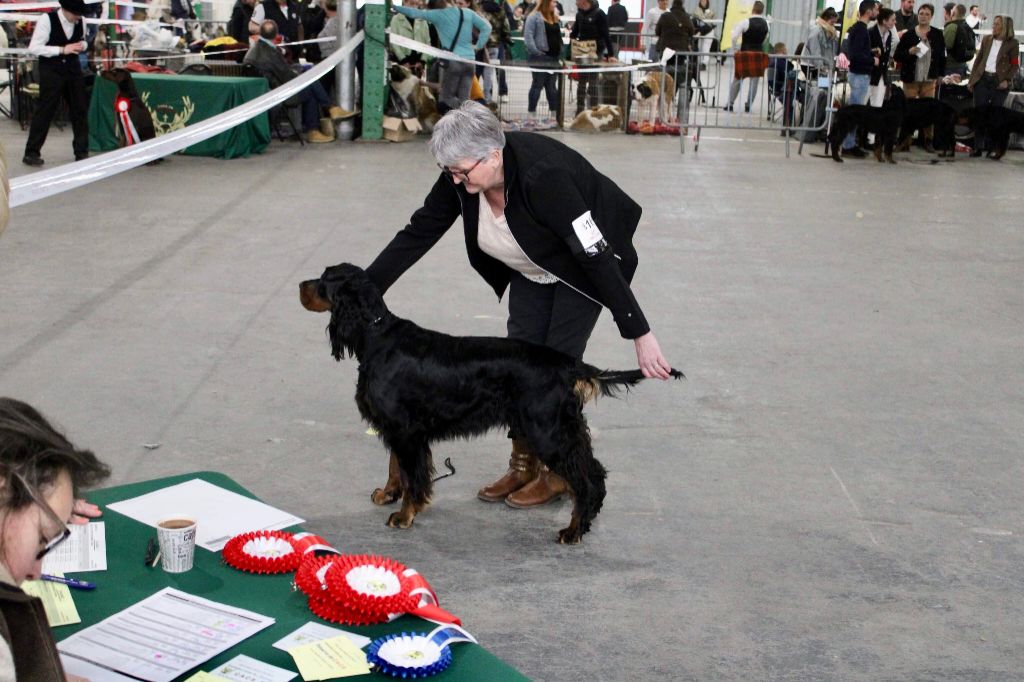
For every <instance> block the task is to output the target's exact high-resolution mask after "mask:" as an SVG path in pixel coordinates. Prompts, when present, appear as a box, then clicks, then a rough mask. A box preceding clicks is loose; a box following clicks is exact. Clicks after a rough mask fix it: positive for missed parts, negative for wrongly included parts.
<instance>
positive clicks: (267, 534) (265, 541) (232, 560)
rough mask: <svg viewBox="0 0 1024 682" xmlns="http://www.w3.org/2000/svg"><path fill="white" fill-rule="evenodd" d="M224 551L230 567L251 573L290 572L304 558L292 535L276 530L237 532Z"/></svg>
mask: <svg viewBox="0 0 1024 682" xmlns="http://www.w3.org/2000/svg"><path fill="white" fill-rule="evenodd" d="M221 554H222V556H223V558H224V563H226V564H227V565H228V566H232V567H234V568H237V569H238V570H240V571H246V572H248V573H267V574H270V573H290V572H292V571H294V570H295V569H296V568H298V567H299V562H300V561H301V560H302V554H300V553H299V552H298V551H297V550H296V549H295V547H294V546H293V545H292V534H291V533H285V532H282V531H277V530H261V531H256V532H253V533H243V534H242V535H236V536H235V537H233V538H231V539H230V540H228V543H227V544H226V545H224V549H223V550H222V551H221Z"/></svg>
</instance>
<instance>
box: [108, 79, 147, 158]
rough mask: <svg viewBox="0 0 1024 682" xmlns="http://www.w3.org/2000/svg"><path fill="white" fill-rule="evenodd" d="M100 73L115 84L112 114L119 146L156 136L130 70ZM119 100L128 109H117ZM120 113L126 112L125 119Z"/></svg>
mask: <svg viewBox="0 0 1024 682" xmlns="http://www.w3.org/2000/svg"><path fill="white" fill-rule="evenodd" d="M100 75H101V76H102V77H103V78H106V79H107V80H108V81H112V82H114V83H116V84H117V92H118V96H117V97H116V98H115V99H114V116H115V118H116V119H117V137H118V139H119V140H120V141H121V146H122V147H124V146H127V145H129V144H138V143H139V142H145V141H146V140H152V139H153V138H154V137H156V128H155V127H154V126H153V116H152V115H151V114H150V113H149V109H147V108H146V105H145V103H143V101H142V98H140V97H139V91H138V90H136V89H135V81H133V80H132V73H131V71H128V70H127V69H110V70H109V71H104V72H102V73H101V74H100ZM121 101H124V102H126V103H127V107H128V110H127V111H126V112H121V111H119V110H118V106H119V105H120V104H119V103H120V102H121ZM120 106H124V105H120ZM122 113H124V114H127V121H126V120H124V118H122V115H121V114H122Z"/></svg>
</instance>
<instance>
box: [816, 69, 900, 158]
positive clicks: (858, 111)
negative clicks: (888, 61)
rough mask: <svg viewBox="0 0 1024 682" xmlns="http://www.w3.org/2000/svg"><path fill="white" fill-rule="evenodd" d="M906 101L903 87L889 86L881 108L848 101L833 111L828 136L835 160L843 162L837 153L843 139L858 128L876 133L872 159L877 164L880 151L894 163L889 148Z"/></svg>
mask: <svg viewBox="0 0 1024 682" xmlns="http://www.w3.org/2000/svg"><path fill="white" fill-rule="evenodd" d="M906 103H907V98H906V96H905V95H904V94H903V90H902V89H900V88H896V87H890V88H889V92H888V93H887V99H886V100H885V102H884V103H883V104H882V106H881V107H872V106H868V105H867V104H848V105H847V106H845V107H842V108H841V109H839V110H838V111H836V113H835V116H834V117H833V118H832V130H831V131H829V135H828V143H829V147H830V148H831V149H832V159H833V160H834V161H836V162H838V163H842V162H843V160H842V158H840V156H839V154H840V152H841V151H842V146H843V140H845V139H846V136H847V135H849V134H850V131H852V130H854V129H857V130H858V131H859V132H861V133H874V134H875V150H874V151H875V158H876V159H878V162H879V163H881V162H882V152H883V150H884V151H885V160H886V161H888V162H889V163H896V161H895V159H893V158H892V150H893V147H895V146H896V137H897V135H899V131H900V124H901V123H902V122H903V112H904V109H905V107H906Z"/></svg>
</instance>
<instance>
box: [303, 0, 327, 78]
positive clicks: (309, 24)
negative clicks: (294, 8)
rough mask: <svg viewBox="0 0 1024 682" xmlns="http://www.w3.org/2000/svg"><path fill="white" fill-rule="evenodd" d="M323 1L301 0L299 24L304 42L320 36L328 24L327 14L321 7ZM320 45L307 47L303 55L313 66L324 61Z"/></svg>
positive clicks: (311, 44)
mask: <svg viewBox="0 0 1024 682" xmlns="http://www.w3.org/2000/svg"><path fill="white" fill-rule="evenodd" d="M321 2H322V0H299V2H298V6H299V24H300V25H301V26H302V36H303V38H302V39H303V40H307V39H309V38H312V37H313V36H317V35H320V32H321V31H323V30H324V24H326V23H327V13H326V12H324V8H323V7H321ZM320 45H321V44H320V43H310V44H309V45H306V46H305V49H304V50H303V53H304V54H305V56H306V60H307V61H308V62H310V63H311V64H318V63H320V61H321V60H322V59H323V57H322V56H321V53H320Z"/></svg>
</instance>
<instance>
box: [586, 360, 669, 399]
mask: <svg viewBox="0 0 1024 682" xmlns="http://www.w3.org/2000/svg"><path fill="white" fill-rule="evenodd" d="M584 367H585V369H587V370H589V371H588V372H587V373H586V374H585V375H584V376H581V377H580V378H578V379H577V380H576V387H575V390H576V395H577V396H578V397H579V399H580V402H583V403H586V402H589V401H591V400H593V399H594V398H596V397H597V396H599V395H600V396H604V397H614V396H616V395H618V394H619V392H621V391H623V390H625V391H629V389H630V388H632V387H633V386H636V385H637V384H639V383H640V382H641V381H643V380H644V379H646V378H647V377H645V376H644V373H643V372H642V371H640V370H639V369H630V370H621V371H620V370H614V369H598V368H596V367H593V366H591V365H584ZM669 373H670V374H671V376H672V378H673V379H685V378H686V375H685V374H683V373H682V372H680V371H679V370H677V369H673V370H670V372H669Z"/></svg>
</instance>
